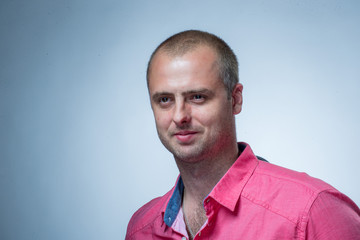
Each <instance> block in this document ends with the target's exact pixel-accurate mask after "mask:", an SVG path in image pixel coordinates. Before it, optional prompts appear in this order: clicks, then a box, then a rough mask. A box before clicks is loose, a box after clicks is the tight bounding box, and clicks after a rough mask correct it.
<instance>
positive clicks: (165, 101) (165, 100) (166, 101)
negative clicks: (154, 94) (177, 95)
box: [156, 96, 173, 108]
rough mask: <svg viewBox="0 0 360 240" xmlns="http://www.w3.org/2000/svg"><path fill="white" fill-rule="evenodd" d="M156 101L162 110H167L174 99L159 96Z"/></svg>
mask: <svg viewBox="0 0 360 240" xmlns="http://www.w3.org/2000/svg"><path fill="white" fill-rule="evenodd" d="M156 101H157V103H158V105H159V106H160V107H161V108H167V107H169V106H170V105H171V104H172V102H173V99H172V97H170V96H159V98H158V99H157V100H156Z"/></svg>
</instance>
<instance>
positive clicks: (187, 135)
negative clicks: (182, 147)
mask: <svg viewBox="0 0 360 240" xmlns="http://www.w3.org/2000/svg"><path fill="white" fill-rule="evenodd" d="M197 134H198V132H196V131H179V132H176V133H175V134H174V136H175V137H176V139H177V140H178V141H179V142H180V143H190V142H191V141H192V140H193V139H194V138H195V136H196V135H197Z"/></svg>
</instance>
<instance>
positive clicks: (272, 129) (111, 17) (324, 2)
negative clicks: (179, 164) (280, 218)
mask: <svg viewBox="0 0 360 240" xmlns="http://www.w3.org/2000/svg"><path fill="white" fill-rule="evenodd" d="M359 25H360V2H359V1H355V0H354V1H344V0H342V1H340V0H273V1H264V0H263V1H261V0H255V1H254V0H242V1H239V0H237V1H235V0H234V1H213V0H207V1H205V0H196V1H191V0H178V1H174V0H151V1H150V0H149V1H146V0H142V1H141V0H135V1H134V0H133V1H115V0H101V1H100V0H99V1H85V0H82V1H81V0H67V1H65V0H63V1H45V0H32V1H20V0H13V1H11V0H2V1H1V2H0V34H1V37H0V239H2V240H23V239H34V240H35V239H36V240H48V239H52V240H57V239H59V240H63V239H67V240H75V239H79V240H82V239H87V240H91V239H94V240H95V239H107V240H112V239H113V240H115V239H123V238H124V236H125V232H126V227H127V223H128V221H129V219H130V217H131V215H132V213H133V212H134V211H135V210H137V209H138V208H139V207H140V206H142V205H143V204H144V203H146V202H147V201H149V200H150V199H152V198H154V197H156V196H159V195H162V194H164V193H165V192H166V191H167V190H168V189H170V187H171V186H172V185H173V184H174V182H175V180H176V177H177V174H178V171H177V168H176V166H175V163H174V161H173V159H172V156H171V155H170V154H169V153H168V152H167V151H166V150H165V149H164V148H163V146H162V145H161V143H160V141H159V140H158V138H157V134H156V129H155V124H154V120H153V116H152V112H151V109H150V104H149V100H148V95H147V89H146V84H145V70H146V64H147V61H148V58H149V56H150V54H151V52H152V51H153V50H154V48H155V47H156V46H157V45H158V44H159V43H160V42H161V41H162V40H164V39H165V38H167V37H168V36H170V35H172V34H173V33H176V32H178V31H182V30H186V29H202V30H206V31H210V32H213V33H215V34H217V35H219V36H221V37H222V38H223V39H224V40H225V41H227V42H228V43H229V45H230V46H231V47H232V48H233V49H234V51H235V53H236V54H237V56H238V59H239V62H240V78H241V82H242V83H243V84H244V108H243V112H242V113H241V114H240V115H239V116H238V117H237V129H238V132H237V135H238V139H239V140H241V141H246V142H248V143H249V144H251V146H252V147H253V150H254V151H255V153H256V154H257V155H260V156H263V157H265V158H266V159H268V160H269V161H270V162H272V163H275V164H278V165H281V166H284V167H288V168H291V169H295V170H298V171H305V172H307V173H309V174H310V175H312V176H315V177H318V178H321V179H323V180H325V181H327V182H328V183H330V184H332V185H333V186H335V187H336V188H338V189H339V190H340V191H342V192H344V193H346V194H347V195H349V196H350V197H351V198H352V199H353V200H354V201H355V202H356V203H357V204H358V205H359V204H360V187H359V183H360V172H359V171H360V163H359V156H360V147H359V142H360V127H359V122H360V107H359V103H360V94H359V90H360V27H359Z"/></svg>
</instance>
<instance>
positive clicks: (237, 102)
mask: <svg viewBox="0 0 360 240" xmlns="http://www.w3.org/2000/svg"><path fill="white" fill-rule="evenodd" d="M242 90H243V85H242V84H241V83H238V84H236V85H235V87H234V90H233V92H232V108H233V114H234V115H236V114H239V113H240V112H241V109H242V103H243V97H242Z"/></svg>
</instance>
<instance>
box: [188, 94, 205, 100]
mask: <svg viewBox="0 0 360 240" xmlns="http://www.w3.org/2000/svg"><path fill="white" fill-rule="evenodd" d="M191 100H192V101H194V102H203V101H205V96H204V95H201V94H195V95H193V96H191Z"/></svg>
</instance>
